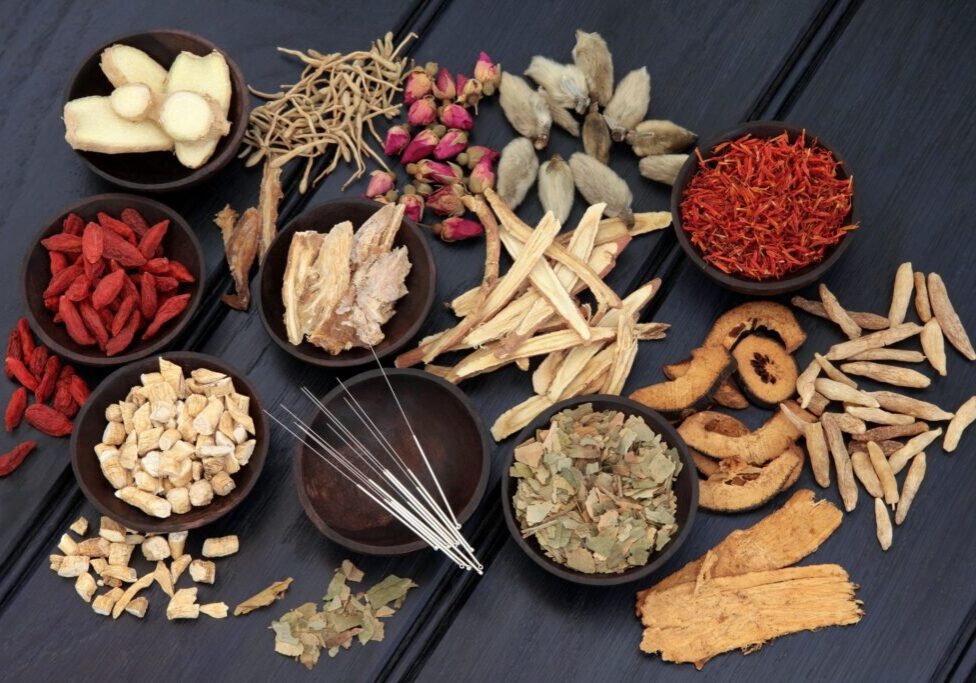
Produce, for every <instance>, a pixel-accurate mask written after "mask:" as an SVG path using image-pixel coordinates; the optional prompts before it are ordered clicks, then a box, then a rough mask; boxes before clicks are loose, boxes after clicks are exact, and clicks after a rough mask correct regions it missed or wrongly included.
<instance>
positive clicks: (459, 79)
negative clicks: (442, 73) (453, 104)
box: [454, 74, 468, 96]
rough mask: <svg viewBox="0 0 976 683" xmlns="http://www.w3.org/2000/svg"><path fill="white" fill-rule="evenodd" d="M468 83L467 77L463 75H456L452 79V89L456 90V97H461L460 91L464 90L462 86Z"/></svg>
mask: <svg viewBox="0 0 976 683" xmlns="http://www.w3.org/2000/svg"><path fill="white" fill-rule="evenodd" d="M467 82H468V77H467V76H465V75H464V74H458V75H457V76H456V77H455V78H454V89H455V90H457V94H458V96H460V95H461V91H462V90H464V84H465V83H467Z"/></svg>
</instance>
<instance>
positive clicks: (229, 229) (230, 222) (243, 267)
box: [214, 204, 261, 311]
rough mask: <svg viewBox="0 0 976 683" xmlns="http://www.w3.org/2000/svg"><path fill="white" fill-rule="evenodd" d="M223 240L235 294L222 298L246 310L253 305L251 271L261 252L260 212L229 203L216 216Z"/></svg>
mask: <svg viewBox="0 0 976 683" xmlns="http://www.w3.org/2000/svg"><path fill="white" fill-rule="evenodd" d="M214 223H216V224H217V227H219V228H220V234H221V236H222V237H223V240H224V253H225V255H226V257H227V267H228V268H229V269H230V275H231V278H233V280H234V290H235V293H234V294H224V295H223V297H221V300H222V301H223V302H224V303H225V304H227V305H228V306H230V307H231V308H236V309H237V310H239V311H246V310H247V309H248V308H249V307H250V305H251V287H250V283H249V280H248V275H249V273H250V272H251V266H253V265H254V259H255V258H256V257H257V254H258V243H259V242H260V239H261V216H260V213H258V210H257V209H255V208H250V209H247V210H246V211H245V212H244V213H243V214H242V215H240V216H238V215H237V212H236V211H234V209H232V208H231V206H230V204H228V205H227V206H225V207H224V208H223V209H221V210H220V211H219V212H218V213H217V215H216V216H215V217H214Z"/></svg>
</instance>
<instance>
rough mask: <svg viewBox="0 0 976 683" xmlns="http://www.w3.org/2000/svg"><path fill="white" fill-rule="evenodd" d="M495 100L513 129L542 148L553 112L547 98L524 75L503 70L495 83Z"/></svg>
mask: <svg viewBox="0 0 976 683" xmlns="http://www.w3.org/2000/svg"><path fill="white" fill-rule="evenodd" d="M498 102H499V104H501V106H502V111H503V112H505V118H507V119H508V122H509V123H510V124H512V128H514V129H515V130H516V132H518V134H519V135H523V136H525V137H527V138H529V139H530V140H531V141H532V144H533V146H534V147H535V148H536V149H545V146H546V145H547V144H549V129H550V128H551V127H552V115H551V114H550V113H549V105H548V104H546V99H545V98H544V97H543V96H542V95H540V94H539V93H538V92H536V91H535V90H533V89H532V88H531V87H529V84H528V83H526V82H525V79H524V78H521V77H520V76H515V75H513V74H510V73H508V72H507V71H503V72H502V81H501V84H500V85H499V86H498Z"/></svg>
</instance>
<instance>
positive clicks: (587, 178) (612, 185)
mask: <svg viewBox="0 0 976 683" xmlns="http://www.w3.org/2000/svg"><path fill="white" fill-rule="evenodd" d="M569 166H570V168H572V169H573V181H574V182H575V183H576V188H577V189H578V190H579V191H580V194H581V195H583V198H584V199H586V201H587V202H589V203H590V204H599V203H604V204H606V205H607V206H606V208H605V209H604V210H603V215H605V216H609V217H610V218H614V217H620V218H622V219H623V221H624V223H626V224H627V225H628V226H631V225H633V224H634V211H633V209H631V208H630V205H631V203H632V202H633V201H634V197H633V195H632V194H631V192H630V188H629V187H628V186H627V183H626V182H625V181H624V179H623V178H621V177H620V176H619V175H617V174H616V173H615V172H614V171H612V170H611V169H610V168H609V167H608V166H606V165H604V164H601V163H600V162H599V161H598V160H597V159H594V158H593V157H591V156H590V155H588V154H584V153H582V152H576V153H574V154H573V156H571V157H570V158H569Z"/></svg>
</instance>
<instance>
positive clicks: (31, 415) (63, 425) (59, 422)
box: [24, 403, 71, 436]
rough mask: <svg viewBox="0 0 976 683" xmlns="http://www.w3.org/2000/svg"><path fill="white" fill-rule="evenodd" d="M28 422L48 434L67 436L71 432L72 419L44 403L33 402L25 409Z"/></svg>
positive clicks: (25, 417)
mask: <svg viewBox="0 0 976 683" xmlns="http://www.w3.org/2000/svg"><path fill="white" fill-rule="evenodd" d="M24 419H25V420H27V424H29V425H30V426H31V427H33V428H34V429H36V430H37V431H39V432H41V433H43V434H47V435H48V436H67V435H68V434H70V433H71V420H69V419H68V418H67V417H65V416H64V415H62V414H61V413H59V412H58V411H56V410H55V409H54V408H52V407H51V406H46V405H44V404H43V403H32V404H31V405H29V406H27V410H25V411H24Z"/></svg>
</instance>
